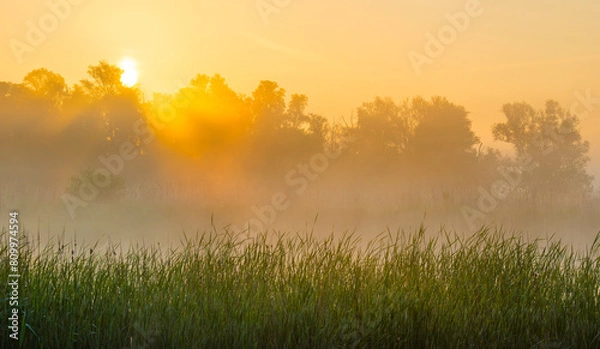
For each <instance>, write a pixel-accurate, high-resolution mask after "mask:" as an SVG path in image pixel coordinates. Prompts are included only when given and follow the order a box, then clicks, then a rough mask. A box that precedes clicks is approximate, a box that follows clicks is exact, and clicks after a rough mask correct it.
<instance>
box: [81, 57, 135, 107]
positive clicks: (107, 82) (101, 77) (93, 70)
mask: <svg viewBox="0 0 600 349" xmlns="http://www.w3.org/2000/svg"><path fill="white" fill-rule="evenodd" d="M87 73H88V75H89V76H90V77H91V78H92V80H89V79H84V80H81V85H82V86H83V88H84V89H85V90H86V92H87V93H88V94H89V95H90V96H92V97H94V98H95V99H101V98H102V97H105V96H111V95H113V96H114V95H119V94H121V92H123V90H124V89H125V86H124V85H123V83H122V82H121V75H122V74H123V69H121V68H119V67H117V66H115V65H111V64H108V63H107V62H106V61H100V62H99V63H98V65H90V66H89V67H88V70H87Z"/></svg>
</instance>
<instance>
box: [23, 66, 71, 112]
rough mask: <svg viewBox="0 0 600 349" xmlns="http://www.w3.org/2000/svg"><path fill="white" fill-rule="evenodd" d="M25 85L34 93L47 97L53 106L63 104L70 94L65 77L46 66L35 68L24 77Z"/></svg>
mask: <svg viewBox="0 0 600 349" xmlns="http://www.w3.org/2000/svg"><path fill="white" fill-rule="evenodd" d="M23 85H24V86H25V87H27V88H28V89H30V90H31V91H32V92H33V94H34V95H36V96H39V97H42V98H45V99H47V100H48V101H49V102H50V103H51V105H52V106H53V107H59V106H61V105H62V102H63V100H64V99H65V98H66V97H67V95H68V94H69V87H68V86H67V84H66V83H65V79H64V78H63V77H62V76H60V75H59V74H56V73H54V72H51V71H49V70H48V69H46V68H40V69H35V70H32V71H31V72H29V73H28V74H27V75H25V77H24V78H23Z"/></svg>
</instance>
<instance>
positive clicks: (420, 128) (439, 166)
mask: <svg viewBox="0 0 600 349" xmlns="http://www.w3.org/2000/svg"><path fill="white" fill-rule="evenodd" d="M403 109H404V110H405V111H407V113H408V114H409V115H411V118H412V119H413V120H415V122H416V126H415V128H414V131H413V133H412V135H411V136H410V138H409V140H408V144H407V147H406V153H407V157H408V159H409V163H410V167H411V168H413V169H416V170H417V171H418V172H420V174H422V175H425V176H428V177H432V176H433V177H436V178H448V179H452V178H462V177H463V176H464V175H465V173H471V172H472V171H473V170H474V165H475V163H476V151H475V148H474V147H475V145H476V144H478V143H479V139H478V138H477V137H476V136H475V134H474V133H473V131H472V129H471V121H470V120H469V118H468V114H469V113H468V112H467V110H466V109H465V108H464V107H463V106H459V105H455V104H453V103H450V102H449V101H448V100H447V99H445V98H442V97H433V98H432V99H431V101H430V102H427V101H425V100H424V99H422V98H415V99H413V101H412V104H408V103H407V104H405V106H404V108H403Z"/></svg>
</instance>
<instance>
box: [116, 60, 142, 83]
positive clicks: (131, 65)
mask: <svg viewBox="0 0 600 349" xmlns="http://www.w3.org/2000/svg"><path fill="white" fill-rule="evenodd" d="M119 68H121V69H123V74H121V82H122V83H123V85H125V86H127V87H131V86H133V85H135V84H136V83H137V81H138V71H137V68H136V63H135V61H134V60H133V59H132V58H129V57H125V58H123V59H122V60H121V63H119Z"/></svg>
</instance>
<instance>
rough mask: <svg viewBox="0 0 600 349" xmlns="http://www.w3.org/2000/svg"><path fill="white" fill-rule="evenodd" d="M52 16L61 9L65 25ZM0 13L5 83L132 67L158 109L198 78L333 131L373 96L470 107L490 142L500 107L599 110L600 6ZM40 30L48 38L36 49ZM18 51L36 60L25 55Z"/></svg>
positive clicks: (175, 5)
mask: <svg viewBox="0 0 600 349" xmlns="http://www.w3.org/2000/svg"><path fill="white" fill-rule="evenodd" d="M78 2H79V3H80V4H77V5H74V4H75V3H78ZM49 4H60V6H59V5H57V6H58V7H57V9H58V10H57V9H55V10H54V11H55V12H56V11H58V13H59V14H60V16H57V15H54V14H53V10H52V9H51V6H50V5H49ZM65 4H67V6H65ZM277 4H279V5H277ZM259 8H260V9H262V10H259ZM466 9H470V11H471V15H467V16H468V23H466V24H465V23H464V22H463V25H464V26H465V27H464V28H462V29H461V28H459V29H461V30H456V29H455V30H454V34H456V35H455V37H446V39H445V40H446V42H448V44H443V52H442V53H441V54H439V55H438V57H433V58H431V61H430V63H428V64H424V65H423V66H422V67H421V70H422V71H421V74H417V71H416V70H415V69H414V67H413V65H412V64H411V61H410V60H409V54H410V53H411V52H413V54H414V53H419V54H426V45H427V43H428V38H427V36H426V35H427V34H428V33H431V34H433V35H435V36H437V35H438V34H439V31H440V30H442V31H443V28H446V29H448V27H445V26H447V25H449V23H450V19H449V18H448V15H455V14H456V13H457V12H464V13H467V12H468V11H467V10H466ZM261 11H262V12H261ZM0 12H1V13H2V14H3V16H2V17H3V18H2V22H3V23H2V30H1V31H0V42H2V46H1V49H0V62H1V64H0V80H5V81H6V80H8V81H21V80H22V78H23V77H24V75H25V74H26V73H27V72H29V71H31V70H33V69H36V68H39V67H46V68H48V69H50V70H53V71H55V72H57V73H60V74H61V75H63V76H64V77H65V78H66V80H67V82H68V83H69V84H72V83H75V82H77V81H78V80H79V79H82V78H84V77H85V75H86V70H87V66H88V65H90V64H95V63H97V62H98V61H99V60H103V59H104V60H107V61H108V62H110V63H113V64H118V63H119V62H120V61H121V60H122V59H123V58H124V57H131V58H132V59H134V60H135V62H136V65H137V69H138V71H139V83H140V85H141V87H142V88H143V90H144V91H145V92H146V93H147V96H150V95H151V94H150V93H151V92H158V91H160V92H172V91H174V90H175V89H177V88H178V87H181V85H182V84H183V83H186V82H187V81H188V79H190V78H191V77H193V76H194V75H196V74H198V73H203V74H208V75H212V74H215V73H219V74H221V75H222V76H223V77H225V79H226V80H227V82H228V83H229V85H230V86H231V87H232V88H233V89H234V90H235V91H238V92H241V93H245V94H250V93H251V92H252V90H253V89H254V88H255V87H256V86H257V85H258V82H259V81H260V80H265V79H269V80H275V81H277V82H278V83H279V84H280V86H282V87H284V88H285V89H286V90H287V91H288V97H289V95H290V94H291V93H305V94H307V95H308V97H309V108H308V109H309V111H310V112H316V113H320V114H322V115H324V116H326V117H328V118H330V119H337V118H339V117H341V116H344V117H346V118H348V117H349V115H350V111H351V110H352V109H354V108H356V107H357V106H358V105H360V104H361V103H362V102H366V101H370V100H372V99H373V97H375V96H390V97H393V98H395V99H396V100H398V99H401V98H402V99H403V98H406V97H412V96H416V95H422V96H424V97H430V96H433V95H441V96H445V97H447V98H448V99H449V100H450V101H452V102H454V103H458V104H461V105H464V106H465V107H467V109H468V110H470V111H471V113H472V114H471V118H472V119H473V124H474V127H475V130H476V132H477V133H478V135H480V136H481V138H482V139H483V140H484V141H488V142H489V139H490V138H491V134H490V130H489V129H490V126H491V125H492V123H493V122H496V121H500V118H501V116H502V115H501V113H500V112H499V109H500V107H501V106H502V104H503V103H507V102H514V101H523V100H525V101H527V102H530V103H532V104H533V105H534V106H535V107H536V108H541V107H542V106H543V102H544V100H546V99H548V98H553V99H557V100H558V101H559V102H561V104H562V105H563V106H564V107H566V108H568V107H569V106H570V105H571V104H573V103H574V102H576V101H577V99H576V97H575V94H576V93H577V92H578V91H579V93H581V94H585V91H586V90H588V89H591V92H592V95H593V96H597V97H600V80H599V79H598V74H597V72H598V66H599V65H600V45H598V38H599V34H600V21H598V18H600V2H598V1H592V0H574V1H564V0H528V1H516V0H512V1H511V0H504V1H500V0H496V1H492V0H481V1H475V0H459V1H455V0H452V1H450V0H448V1H440V0H404V1H401V0H395V1H366V0H353V1H342V0H329V1H326V2H324V1H316V0H304V1H295V0H289V1H284V0H279V1H274V0H264V1H262V0H259V1H257V0H242V1H240V0H237V1H234V0H221V1H203V2H197V1H177V0H176V1H165V0H145V1H139V0H138V1H135V0H127V1H122V0H119V1H117V0H105V1H92V0H87V1H86V0H77V1H75V0H72V1H71V2H66V0H63V1H60V0H50V1H48V2H47V1H42V0H31V1H3V2H1V3H0ZM473 14H476V15H474V16H473ZM53 16H54V17H53ZM52 17H53V18H57V17H63V18H58V23H53V22H52ZM459 17H460V16H459ZM462 18H464V17H462ZM40 22H43V23H44V24H42V25H45V26H46V29H48V28H49V32H48V33H47V34H45V36H46V38H45V39H43V40H39V41H40V42H36V43H35V44H36V45H29V44H30V43H28V41H27V40H28V38H27V35H28V32H29V31H30V30H31V29H30V28H31V27H30V25H34V26H36V27H37V28H40ZM54 24H57V25H56V26H54V27H53V25H54ZM447 33H449V34H448V35H452V33H450V32H447ZM30 36H31V35H30ZM30 39H31V38H30ZM11 40H12V41H11ZM17 41H18V42H19V43H21V44H23V45H29V47H30V50H29V51H22V52H21V53H20V54H18V53H16V51H15V49H14V45H15V42H17ZM596 107H597V108H598V110H595V108H594V110H593V111H592V112H591V113H590V114H589V115H588V116H589V117H588V119H589V120H585V121H584V125H587V126H588V127H586V130H585V133H584V136H586V135H587V138H588V139H589V138H590V137H591V136H596V137H600V134H599V133H598V132H597V130H598V128H599V127H598V125H600V122H598V119H600V104H596ZM582 111H583V109H582ZM594 119H595V120H594ZM594 121H595V123H594ZM590 125H594V126H595V127H589V126H590ZM596 147H597V146H596Z"/></svg>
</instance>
